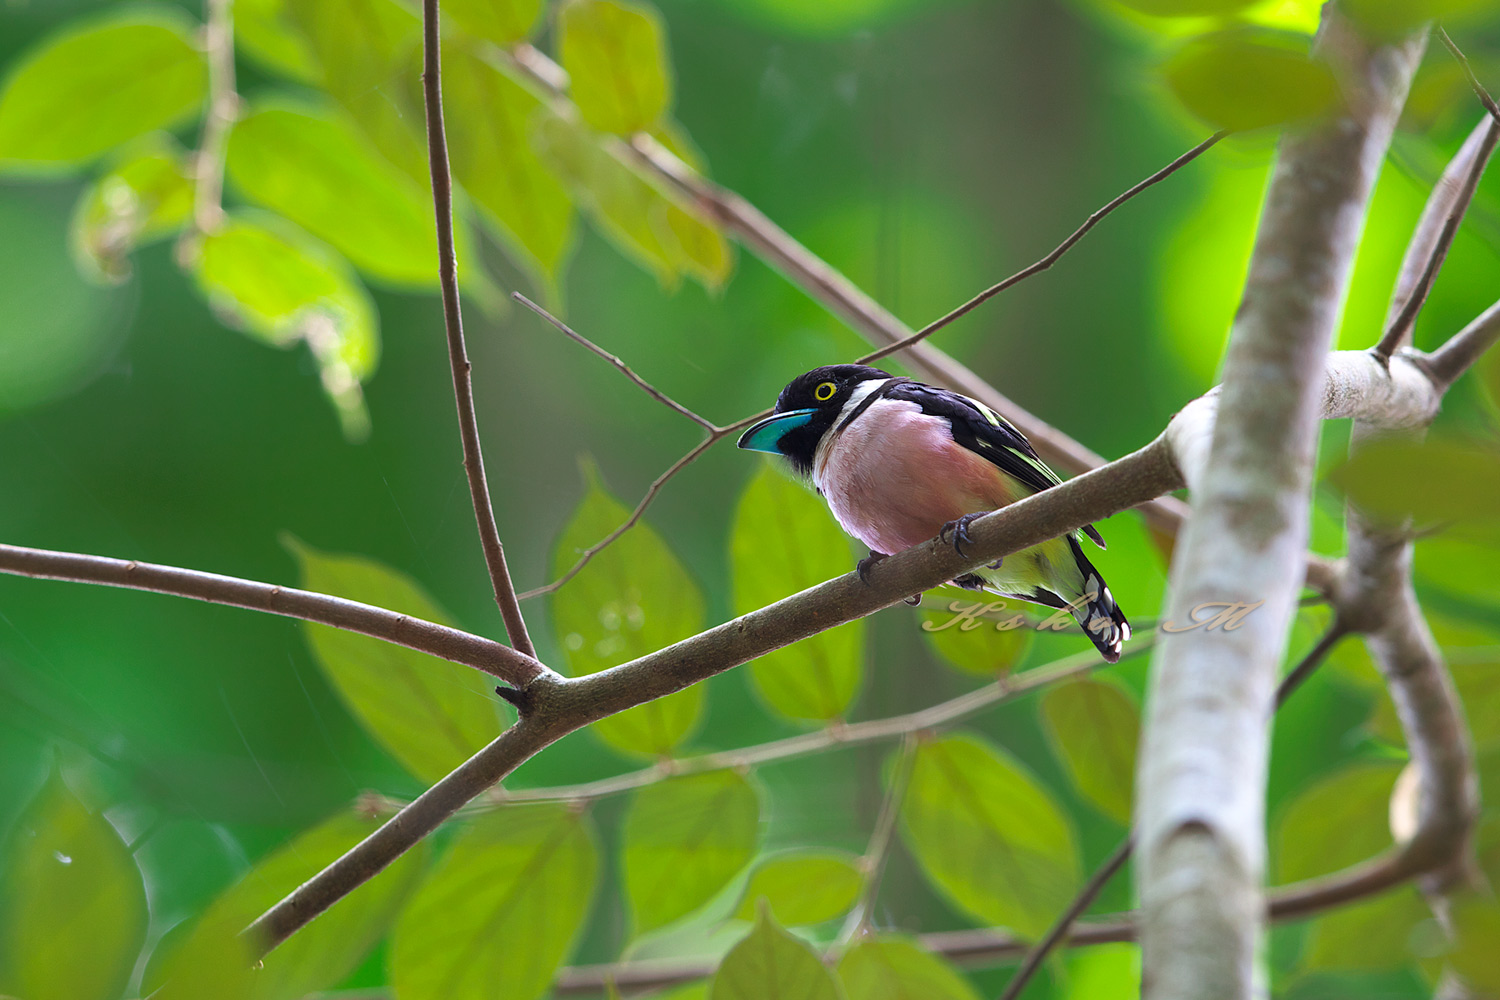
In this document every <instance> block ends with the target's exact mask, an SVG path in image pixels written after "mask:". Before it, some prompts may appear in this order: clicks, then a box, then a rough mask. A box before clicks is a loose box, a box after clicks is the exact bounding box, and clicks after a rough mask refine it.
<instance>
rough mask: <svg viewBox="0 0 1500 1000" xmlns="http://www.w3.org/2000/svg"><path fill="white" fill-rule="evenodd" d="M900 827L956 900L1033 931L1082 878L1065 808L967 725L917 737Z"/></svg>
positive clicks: (989, 919) (995, 920)
mask: <svg viewBox="0 0 1500 1000" xmlns="http://www.w3.org/2000/svg"><path fill="white" fill-rule="evenodd" d="M901 833H902V837H903V839H904V840H905V842H906V844H907V846H908V847H909V848H910V849H911V852H912V854H913V855H915V857H916V859H917V861H918V863H919V864H920V866H921V868H922V871H923V873H924V874H925V875H926V876H927V878H928V879H929V880H930V881H931V882H932V883H933V885H935V886H936V887H937V888H938V889H939V890H940V891H941V892H942V893H943V894H944V895H946V896H947V897H948V898H949V899H951V900H952V901H953V902H954V903H955V904H956V905H957V906H958V907H960V908H961V909H963V910H964V911H966V912H968V913H971V914H973V915H974V916H975V917H977V918H979V919H980V920H983V921H985V922H986V923H988V924H993V925H998V926H1002V927H1009V928H1011V929H1012V930H1015V931H1016V932H1018V933H1020V934H1023V935H1025V936H1028V937H1032V936H1036V935H1038V934H1040V933H1041V932H1042V931H1044V930H1045V929H1046V928H1047V927H1048V926H1050V925H1051V923H1052V921H1053V920H1055V919H1056V918H1057V914H1058V913H1059V912H1061V911H1062V909H1063V908H1064V907H1065V906H1067V904H1068V901H1069V900H1070V899H1072V897H1073V893H1074V890H1075V889H1076V888H1077V886H1078V882H1079V867H1080V866H1079V860H1078V848H1077V844H1076V840H1075V837H1074V833H1073V826H1072V823H1071V822H1070V821H1069V819H1068V817H1067V815H1066V814H1065V813H1064V812H1063V811H1062V809H1061V808H1060V807H1059V806H1058V804H1057V803H1056V802H1055V801H1054V800H1053V798H1052V796H1051V794H1050V793H1048V791H1047V790H1046V789H1045V788H1044V787H1043V786H1042V785H1041V784H1039V783H1038V782H1037V781H1036V779H1035V778H1033V777H1032V776H1031V775H1030V774H1028V773H1027V772H1026V771H1025V769H1024V768H1023V767H1022V766H1021V764H1020V763H1019V762H1018V761H1016V760H1015V759H1014V758H1012V757H1011V756H1010V755H1009V754H1006V753H1005V752H1004V751H1002V750H1000V749H998V748H996V747H993V746H991V745H990V744H988V743H987V742H985V741H983V740H981V739H980V738H979V737H977V736H974V735H971V734H968V733H954V734H951V735H948V736H943V737H939V738H937V739H934V740H930V741H927V742H924V743H922V744H920V745H919V746H918V747H917V750H916V760H915V762H914V763H913V766H912V774H911V782H910V785H909V786H908V787H907V791H906V797H905V800H904V801H903V803H902V807H901Z"/></svg>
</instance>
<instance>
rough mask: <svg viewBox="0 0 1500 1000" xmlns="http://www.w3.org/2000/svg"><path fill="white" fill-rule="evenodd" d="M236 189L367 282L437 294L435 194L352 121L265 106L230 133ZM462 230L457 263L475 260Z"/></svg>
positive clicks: (306, 109) (279, 104) (278, 104)
mask: <svg viewBox="0 0 1500 1000" xmlns="http://www.w3.org/2000/svg"><path fill="white" fill-rule="evenodd" d="M225 167H226V172H227V176H228V178H229V180H230V182H231V183H232V184H233V185H234V187H235V188H237V189H238V190H239V191H240V192H241V193H242V194H244V195H245V196H246V197H247V198H249V199H250V200H252V201H256V202H259V203H260V204H262V205H264V206H265V207H267V208H269V209H271V210H273V211H275V212H277V213H278V214H280V215H283V216H285V217H286V218H288V219H291V220H292V221H293V222H295V223H297V224H298V225H299V226H301V227H302V228H304V229H306V230H307V231H308V232H310V233H312V234H313V235H314V236H316V237H318V238H319V239H321V240H323V241H324V242H325V243H327V244H329V245H330V246H332V247H334V248H335V249H336V250H338V251H339V252H340V253H341V254H343V255H344V256H345V257H347V258H348V259H349V260H350V261H351V262H352V263H353V264H354V265H355V266H356V267H358V268H359V269H360V270H361V271H364V272H365V273H366V274H369V275H371V276H372V277H375V278H381V279H384V280H385V281H389V282H394V283H397V284H402V285H412V286H435V285H436V284H437V278H438V271H437V265H438V257H437V236H436V231H435V229H434V217H433V213H432V200H431V194H430V191H429V190H428V189H426V188H424V187H422V186H421V185H419V184H418V183H417V182H416V181H415V180H413V179H412V178H411V177H408V176H407V175H406V174H404V173H402V172H401V171H400V170H399V169H397V168H396V167H394V166H392V165H391V164H390V163H389V161H387V160H385V159H384V158H383V157H381V156H380V155H379V153H377V152H376V151H375V150H374V148H373V147H371V146H369V145H368V144H367V142H366V140H365V139H364V138H362V137H361V136H360V135H359V133H358V132H356V131H355V129H354V128H353V127H352V126H351V125H350V124H349V123H348V122H347V121H346V120H345V119H344V118H343V116H342V115H338V114H332V113H329V112H328V111H327V110H325V109H320V108H316V107H313V106H311V105H306V104H292V103H289V102H286V101H274V102H262V103H261V104H259V105H257V106H255V107H254V108H253V109H252V110H251V111H250V113H249V114H248V115H246V117H245V118H243V119H242V120H241V121H239V122H238V123H237V124H236V125H235V127H234V131H233V132H232V133H230V137H229V149H228V156H227V159H226V161H225ZM466 233H467V230H466V229H465V228H464V227H463V226H462V225H459V226H458V228H457V229H456V231H455V234H454V235H455V238H456V239H457V240H458V242H459V246H458V247H457V250H458V259H459V261H460V262H461V263H463V264H464V265H466V266H467V265H469V264H470V263H471V262H472V260H473V254H474V251H473V248H472V247H470V246H468V245H467V240H466Z"/></svg>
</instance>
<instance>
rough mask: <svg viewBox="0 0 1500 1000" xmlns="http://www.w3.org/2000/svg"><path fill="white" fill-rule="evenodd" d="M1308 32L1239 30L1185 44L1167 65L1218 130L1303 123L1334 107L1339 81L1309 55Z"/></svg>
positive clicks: (1193, 106)
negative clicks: (1296, 33) (1304, 33)
mask: <svg viewBox="0 0 1500 1000" xmlns="http://www.w3.org/2000/svg"><path fill="white" fill-rule="evenodd" d="M1310 43H1311V39H1310V38H1308V37H1307V36H1305V35H1295V34H1291V33H1285V32H1277V31H1270V30H1256V29H1234V30H1230V31H1223V32H1218V33H1216V34H1211V35H1203V36H1201V37H1199V38H1195V39H1193V40H1192V41H1190V42H1188V43H1187V45H1185V46H1183V48H1182V49H1180V50H1179V51H1178V52H1177V54H1176V55H1174V56H1173V57H1172V58H1171V59H1170V60H1169V61H1168V62H1167V65H1166V67H1165V74H1166V81H1167V86H1168V87H1169V88H1170V89H1171V90H1172V93H1174V94H1175V95H1177V99H1178V100H1180V101H1181V102H1182V103H1183V104H1184V105H1185V106H1186V107H1187V109H1188V110H1189V111H1191V112H1192V113H1193V114H1195V115H1197V116H1198V117H1199V118H1202V119H1203V120H1204V121H1206V122H1208V123H1209V124H1210V125H1213V126H1215V127H1217V128H1226V129H1232V130H1235V131H1242V130H1247V129H1255V128H1264V127H1267V126H1270V125H1281V124H1285V123H1287V122H1295V121H1303V120H1306V119H1309V118H1313V117H1316V116H1318V115H1321V114H1324V113H1326V112H1328V111H1330V110H1331V109H1332V108H1333V107H1334V106H1335V103H1336V102H1337V101H1338V84H1337V83H1336V82H1335V81H1334V78H1333V74H1332V73H1331V72H1330V71H1329V69H1328V67H1327V66H1325V65H1323V64H1322V63H1320V62H1316V61H1315V60H1313V59H1312V58H1311V57H1310V56H1309V55H1308V47H1309V45H1310Z"/></svg>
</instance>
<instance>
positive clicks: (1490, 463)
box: [1329, 438, 1500, 523]
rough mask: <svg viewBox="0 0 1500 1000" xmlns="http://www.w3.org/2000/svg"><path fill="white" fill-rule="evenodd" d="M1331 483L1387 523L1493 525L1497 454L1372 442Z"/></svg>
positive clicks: (1433, 444) (1441, 444)
mask: <svg viewBox="0 0 1500 1000" xmlns="http://www.w3.org/2000/svg"><path fill="white" fill-rule="evenodd" d="M1329 479H1331V480H1332V481H1333V483H1334V484H1335V485H1337V486H1338V487H1339V488H1340V489H1342V490H1343V491H1344V492H1345V493H1347V494H1348V495H1349V499H1350V500H1352V501H1353V502H1354V503H1356V504H1358V505H1359V506H1360V507H1361V509H1363V510H1365V511H1366V512H1368V513H1369V514H1370V515H1371V516H1373V517H1377V518H1380V519H1382V520H1386V521H1399V520H1402V519H1404V518H1406V517H1414V518H1417V519H1418V520H1419V521H1421V522H1423V523H1430V522H1434V521H1441V522H1447V521H1475V520H1487V521H1493V520H1494V518H1495V515H1496V513H1497V511H1500V507H1497V505H1496V504H1495V497H1496V496H1497V495H1500V454H1497V453H1496V452H1495V451H1494V450H1493V449H1490V448H1483V447H1476V446H1473V445H1468V444H1464V443H1461V442H1458V441H1447V440H1441V439H1436V438H1433V439H1429V440H1427V441H1425V442H1420V441H1411V440H1404V439H1398V438H1387V439H1384V440H1377V441H1371V442H1369V443H1368V444H1366V445H1365V446H1364V447H1362V448H1361V449H1360V450H1359V451H1357V452H1355V453H1354V455H1353V456H1352V457H1351V458H1350V459H1349V461H1347V462H1345V463H1344V464H1343V465H1342V466H1340V467H1339V468H1337V469H1335V470H1334V471H1333V472H1332V473H1331V474H1330V475H1329Z"/></svg>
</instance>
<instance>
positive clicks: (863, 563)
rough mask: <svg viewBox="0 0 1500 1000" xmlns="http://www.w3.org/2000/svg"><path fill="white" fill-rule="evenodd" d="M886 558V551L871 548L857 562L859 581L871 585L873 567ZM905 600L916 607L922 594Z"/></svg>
mask: <svg viewBox="0 0 1500 1000" xmlns="http://www.w3.org/2000/svg"><path fill="white" fill-rule="evenodd" d="M885 558H886V554H885V553H884V552H876V551H875V550H874V549H871V550H870V554H869V555H867V556H865V557H864V558H863V559H861V560H860V561H859V562H857V563H855V564H854V572H855V573H857V574H859V582H860V583H863V584H864V585H865V586H867V587H868V586H869V585H870V569H871V567H873V566H874V565H875V564H876V563H878V562H880V561H881V560H883V559H885ZM905 601H906V603H907V604H910V605H911V606H912V607H916V606H917V605H918V604H921V603H922V595H921V594H913V595H911V596H910V597H908V598H905Z"/></svg>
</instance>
